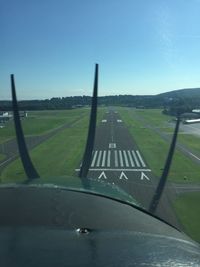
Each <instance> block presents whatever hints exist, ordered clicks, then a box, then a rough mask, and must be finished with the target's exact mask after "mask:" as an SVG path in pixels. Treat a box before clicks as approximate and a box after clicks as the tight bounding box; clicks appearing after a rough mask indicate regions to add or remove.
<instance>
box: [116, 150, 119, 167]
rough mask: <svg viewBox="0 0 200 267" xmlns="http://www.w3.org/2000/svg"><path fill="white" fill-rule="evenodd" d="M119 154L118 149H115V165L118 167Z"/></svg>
mask: <svg viewBox="0 0 200 267" xmlns="http://www.w3.org/2000/svg"><path fill="white" fill-rule="evenodd" d="M118 166H119V165H118V155H117V150H115V167H118Z"/></svg>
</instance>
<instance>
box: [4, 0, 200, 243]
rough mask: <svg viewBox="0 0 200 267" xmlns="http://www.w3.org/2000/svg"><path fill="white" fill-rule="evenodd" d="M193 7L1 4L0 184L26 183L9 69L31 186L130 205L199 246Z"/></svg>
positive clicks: (198, 40) (199, 115) (199, 108)
mask: <svg viewBox="0 0 200 267" xmlns="http://www.w3.org/2000/svg"><path fill="white" fill-rule="evenodd" d="M199 8H200V1H197V0H191V1H179V0H178V1H171V0H167V1H164V0H161V1H160V0H159V1H157V0H154V1H144V0H142V1H132V0H126V1H118V0H117V1H113V0H111V1H91V0H87V1H54V0H51V1H22V0H20V1H1V4H0V25H1V43H0V55H1V56H0V58H1V67H0V68H1V83H0V181H1V185H2V186H3V185H5V184H13V183H17V184H20V183H24V182H25V181H27V179H28V177H27V172H26V171H25V170H24V166H23V164H22V160H21V157H20V156H19V148H18V144H17V138H16V132H15V129H16V125H15V120H14V113H13V106H12V101H11V100H12V96H11V83H10V74H12V73H13V74H14V75H15V76H12V77H13V81H12V82H13V84H12V86H14V85H15V89H16V94H17V100H18V109H19V118H20V120H19V121H20V122H21V125H22V129H23V132H24V135H25V142H26V146H27V149H28V152H29V155H30V159H31V161H32V164H33V166H34V168H35V171H36V174H37V175H38V177H35V178H37V179H34V181H33V183H36V184H46V185H48V186H50V185H57V186H64V187H66V188H70V189H71V188H74V189H77V190H85V191H87V192H91V193H97V194H101V195H105V196H109V197H112V198H114V199H117V200H121V201H124V202H127V203H131V204H133V205H135V206H138V207H140V208H142V209H145V210H146V211H149V212H151V213H152V214H155V215H156V216H158V217H160V218H162V219H163V220H165V221H167V222H168V223H170V224H172V225H174V226H175V227H177V228H178V229H181V230H183V231H184V232H186V233H187V234H188V235H190V236H191V237H192V238H193V239H194V240H196V241H198V242H199V241H200V231H199V222H200V217H199V216H200V208H199V207H200V206H199V201H200V191H199V190H200V88H199V86H200V80H199V62H200V58H199V53H198V52H199V51H198V50H199V46H200V32H199V23H200V18H199ZM96 63H98V64H99V65H97V64H96ZM95 64H96V68H95V78H94V67H95ZM98 66H99V69H98V68H97V67H98ZM14 79H15V80H14ZM14 83H15V84H14ZM93 88H94V92H95V88H96V90H97V89H98V90H97V91H98V99H97V100H98V105H95V103H94V101H95V96H94V95H93V94H94V92H93ZM92 96H93V98H92ZM92 107H93V108H92ZM96 114H97V116H96ZM91 124H93V126H91ZM90 128H91V129H93V130H91V132H90ZM88 142H89V144H88ZM87 145H88V146H87ZM174 148H176V149H175V151H174ZM87 164H89V165H88V168H87ZM84 168H85V169H84ZM83 169H84V170H83ZM37 175H36V176H37Z"/></svg>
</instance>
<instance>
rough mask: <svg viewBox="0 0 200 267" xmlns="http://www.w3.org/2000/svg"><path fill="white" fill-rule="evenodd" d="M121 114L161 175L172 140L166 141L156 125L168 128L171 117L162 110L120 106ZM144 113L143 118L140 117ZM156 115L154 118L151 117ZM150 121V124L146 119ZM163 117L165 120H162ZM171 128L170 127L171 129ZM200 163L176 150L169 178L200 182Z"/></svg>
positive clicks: (154, 168) (155, 170)
mask: <svg viewBox="0 0 200 267" xmlns="http://www.w3.org/2000/svg"><path fill="white" fill-rule="evenodd" d="M119 112H120V115H121V116H122V118H123V120H124V122H125V123H126V125H127V126H128V128H129V131H130V133H131V134H132V136H133V138H134V140H135V141H136V143H137V144H138V146H139V147H140V149H141V151H142V152H143V155H144V158H145V159H146V161H147V163H148V164H149V166H150V167H151V169H152V170H153V172H154V173H155V175H156V176H158V177H160V175H161V174H162V169H163V167H164V163H165V160H166V155H167V153H168V150H169V145H170V142H167V141H165V140H164V139H163V138H161V137H160V135H159V134H158V133H156V132H155V131H154V127H153V128H151V127H148V125H150V126H155V125H157V127H158V128H160V127H163V126H165V127H164V128H162V131H165V129H166V126H167V124H166V122H167V121H168V120H169V119H170V118H169V117H168V116H167V117H166V116H165V115H162V114H161V110H148V109H146V110H136V109H123V108H119ZM140 113H142V118H140V116H139V115H140ZM151 116H152V117H154V118H151ZM143 118H146V120H147V121H148V125H147V122H146V120H143ZM162 118H163V120H162ZM169 130H170V129H169ZM199 173H200V165H198V164H196V163H194V162H193V161H192V160H190V159H189V158H187V157H186V156H184V155H183V154H182V153H181V152H179V151H176V152H175V155H174V159H173V163H172V166H171V170H170V174H169V180H171V181H176V182H193V181H194V182H200V178H199Z"/></svg>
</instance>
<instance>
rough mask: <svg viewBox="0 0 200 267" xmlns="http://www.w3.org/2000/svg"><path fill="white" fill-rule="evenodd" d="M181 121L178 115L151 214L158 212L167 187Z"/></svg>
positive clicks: (153, 199)
mask: <svg viewBox="0 0 200 267" xmlns="http://www.w3.org/2000/svg"><path fill="white" fill-rule="evenodd" d="M180 119H181V118H180V115H178V116H177V121H176V126H175V129H174V134H173V137H172V142H171V145H170V148H169V152H168V156H167V160H166V162H165V167H164V170H163V173H162V176H161V178H160V181H159V183H158V186H157V188H156V191H155V193H154V196H153V198H152V201H151V203H150V206H149V212H151V213H155V212H156V209H157V206H158V204H159V201H160V199H161V196H162V193H163V190H164V187H165V183H166V181H167V176H168V173H169V170H170V167H171V163H172V158H173V155H174V150H175V146H176V140H177V136H178V131H179V125H180Z"/></svg>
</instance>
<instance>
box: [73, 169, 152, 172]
mask: <svg viewBox="0 0 200 267" xmlns="http://www.w3.org/2000/svg"><path fill="white" fill-rule="evenodd" d="M75 171H80V169H75ZM89 171H116V172H123V171H124V172H130V171H131V172H151V170H150V169H124V168H121V169H108V168H104V169H102V168H98V169H97V168H94V169H91V168H90V169H89Z"/></svg>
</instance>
